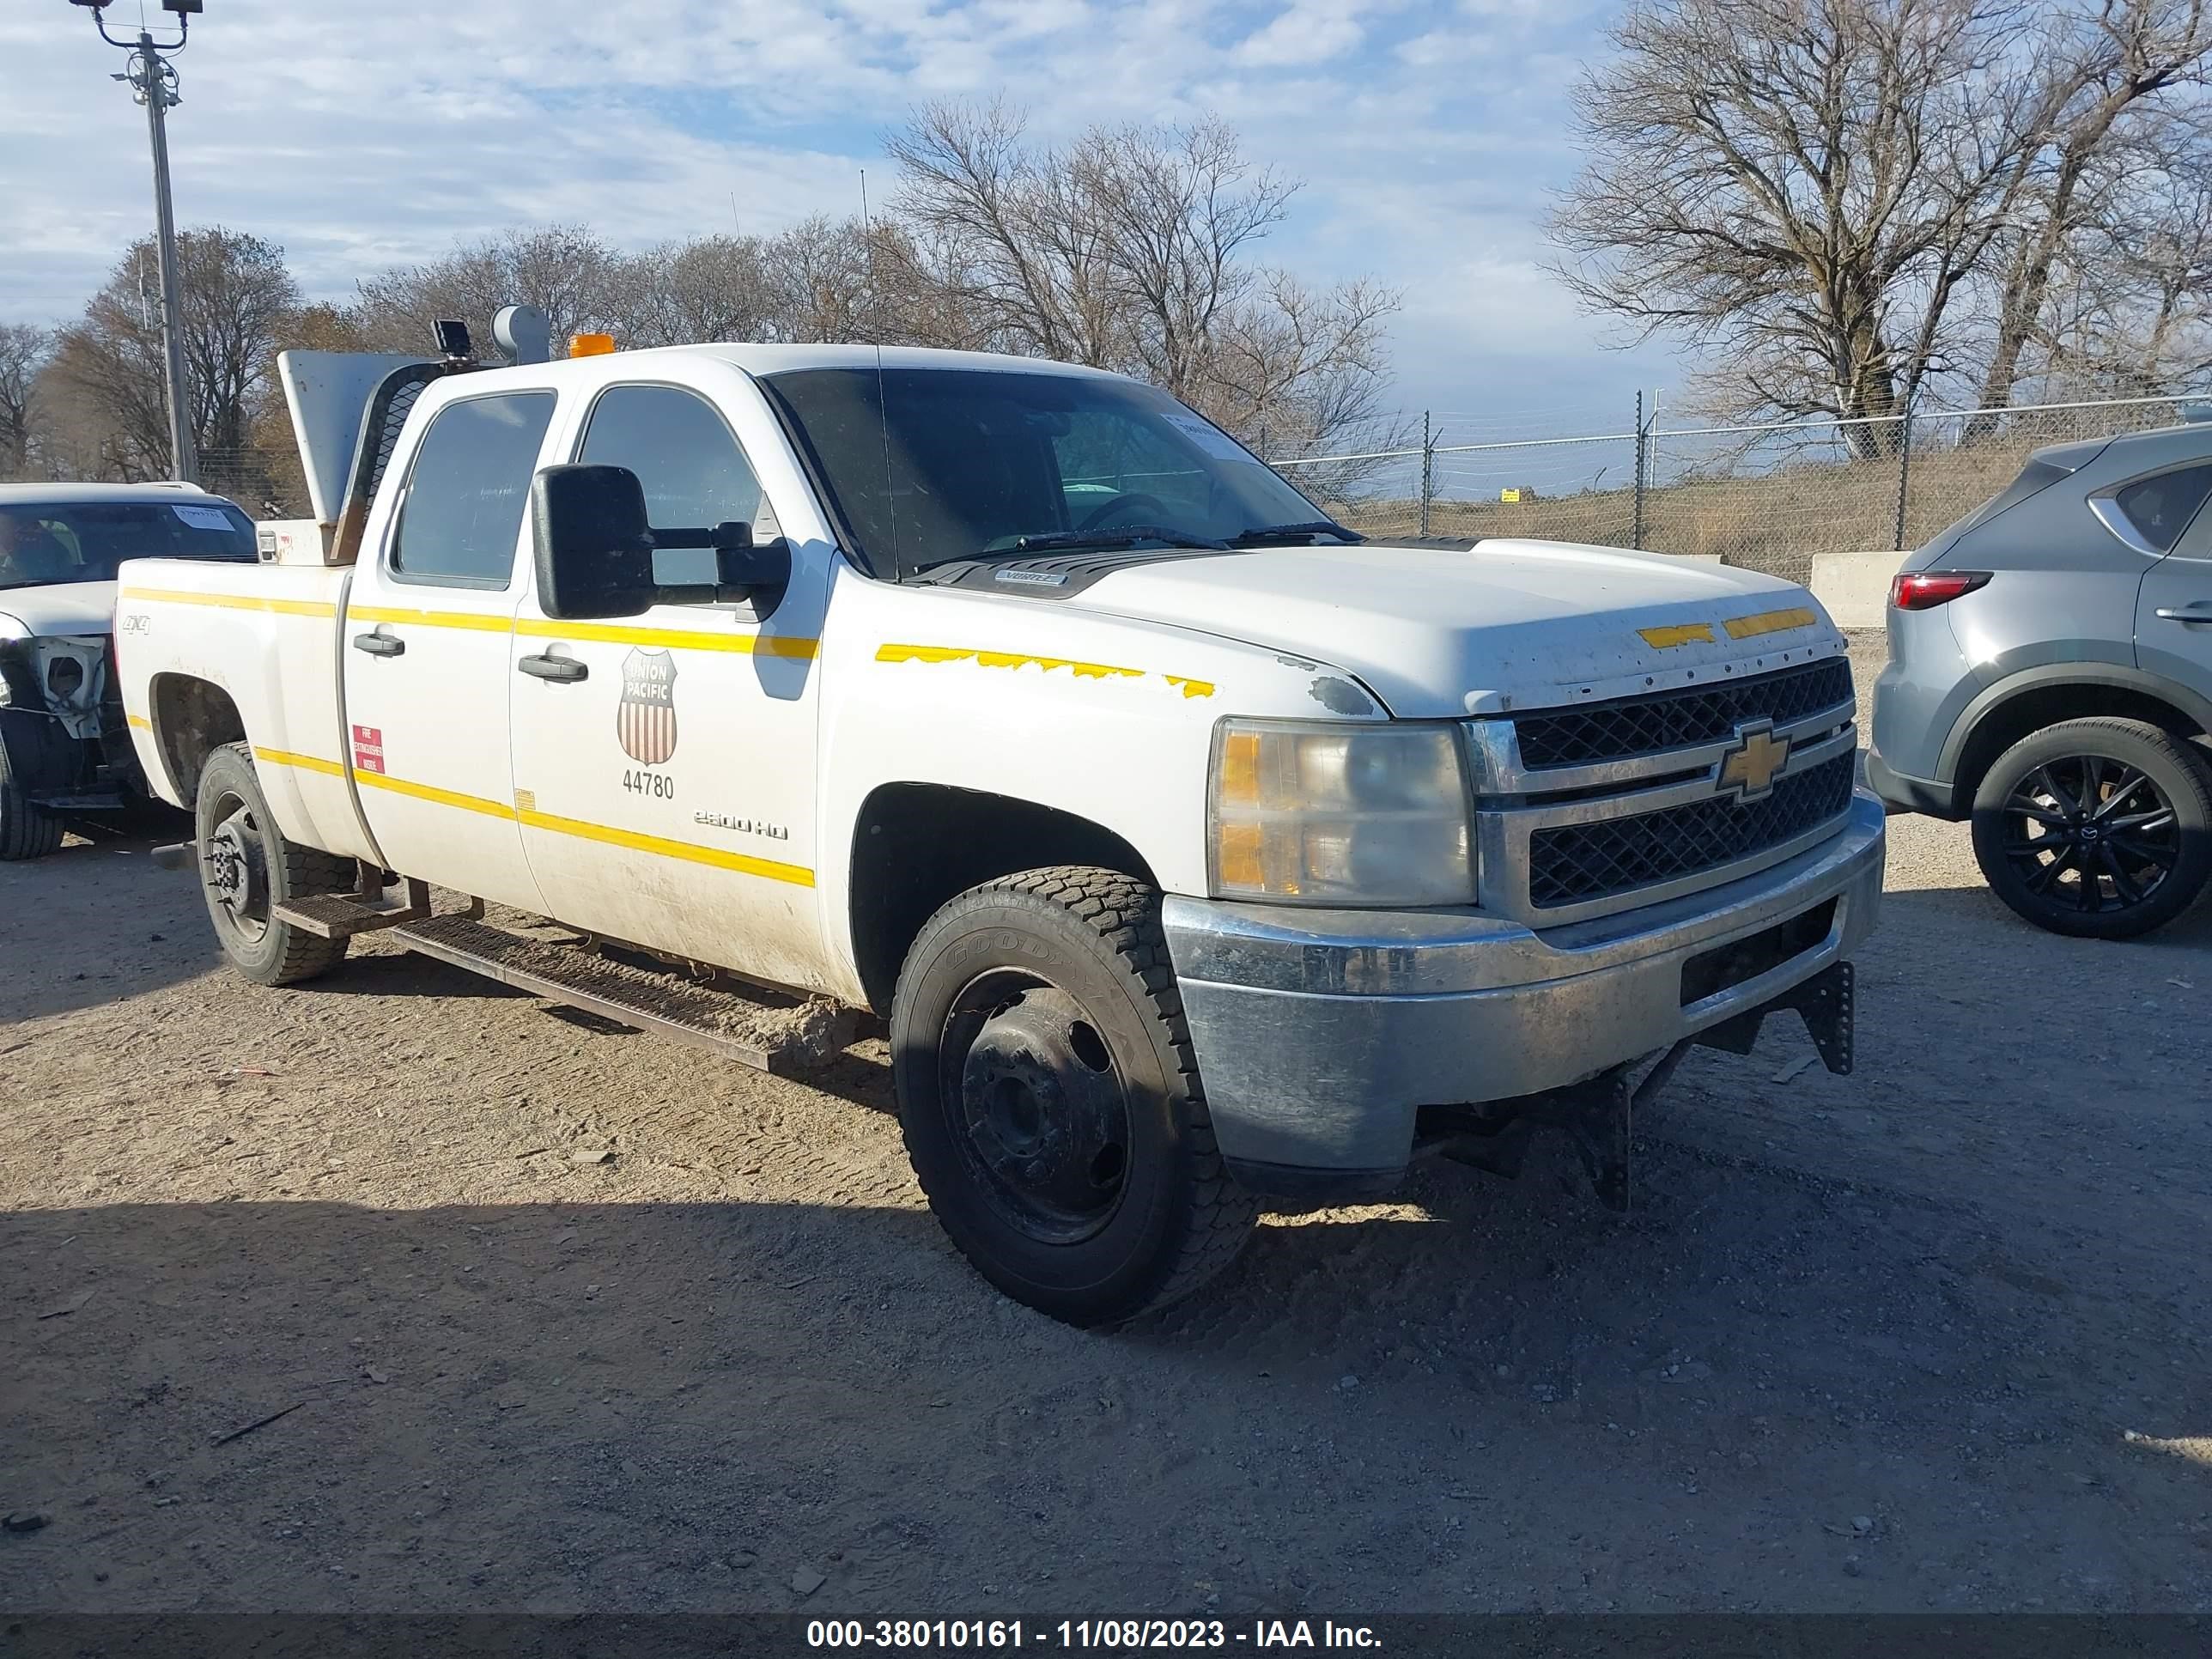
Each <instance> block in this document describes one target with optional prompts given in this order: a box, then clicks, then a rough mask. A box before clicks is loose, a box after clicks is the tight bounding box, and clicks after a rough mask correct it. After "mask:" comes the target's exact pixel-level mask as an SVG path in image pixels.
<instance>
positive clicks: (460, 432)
mask: <svg viewBox="0 0 2212 1659" xmlns="http://www.w3.org/2000/svg"><path fill="white" fill-rule="evenodd" d="M553 409H554V394H553V393H552V392H550V391H544V390H539V389H534V388H533V389H526V390H513V391H508V390H500V391H493V392H484V393H480V394H478V395H477V396H474V397H470V396H466V395H460V396H456V397H455V398H453V399H451V400H450V401H447V402H446V403H445V404H443V405H442V406H441V408H440V409H439V410H438V411H437V413H436V414H435V415H434V416H432V417H431V419H430V422H429V423H428V427H427V428H424V429H423V431H422V437H421V439H420V441H418V442H417V444H416V447H415V449H414V451H413V453H412V454H411V455H410V456H407V457H404V458H403V459H404V471H395V474H394V475H393V476H395V477H398V478H399V480H400V482H399V483H398V494H397V495H395V496H394V497H393V501H394V504H393V506H392V508H391V510H390V512H389V514H388V516H387V517H386V520H385V523H384V525H383V526H382V532H381V534H380V535H378V534H377V532H376V527H375V526H372V529H371V538H370V539H369V540H368V542H367V543H365V544H364V546H363V549H362V553H363V557H362V562H361V564H360V566H359V568H357V570H356V573H355V576H354V582H353V589H352V594H351V598H350V600H349V604H348V607H347V611H346V619H345V626H344V633H345V636H346V637H345V649H344V650H343V653H342V655H343V659H344V662H345V670H344V672H345V692H346V720H347V726H348V729H347V732H346V733H345V738H346V742H347V746H348V750H349V752H348V756H347V758H348V759H349V761H350V762H351V763H352V766H353V772H354V778H355V781H356V784H357V785H358V787H359V788H360V792H361V804H362V813H363V815H364V816H365V817H367V818H368V824H369V829H370V830H371V832H372V833H373V834H374V836H375V837H376V842H377V845H378V847H379V848H380V849H381V850H382V852H383V854H384V860H385V862H386V865H387V866H390V867H391V868H392V869H394V870H397V871H398V872H400V873H401V874H403V875H410V876H421V877H423V878H427V879H428V880H431V881H435V882H437V883H438V884H441V885H442V886H447V887H453V888H458V889H459V890H461V891H463V892H465V893H470V894H473V895H475V896H477V897H480V898H486V899H491V900H495V901H497V902H501V903H505V904H513V905H517V906H520V907H521V908H525V909H530V910H538V909H542V908H544V907H543V906H542V905H541V904H540V902H539V898H538V888H537V884H535V882H533V881H532V878H531V876H530V871H529V866H528V862H527V860H526V858H525V856H524V854H523V849H522V832H521V828H520V824H519V823H518V822H517V820H516V816H515V807H514V793H513V770H512V768H511V765H510V763H509V759H508V738H509V735H510V733H509V710H508V699H509V696H510V695H511V683H512V681H513V670H512V668H511V666H510V665H509V663H508V641H509V640H510V639H511V638H512V636H513V631H514V607H515V603H516V599H517V597H518V592H519V582H518V576H517V573H518V571H519V569H520V568H522V550H523V548H524V546H525V539H526V538H525V530H526V524H525V520H526V518H527V516H528V513H527V509H528V506H529V501H530V480H531V477H532V474H533V473H534V472H535V471H536V470H537V467H538V456H539V452H540V450H541V449H542V448H543V447H544V443H545V436H546V432H547V428H549V426H550V423H551V421H552V417H553ZM390 488H391V486H389V485H387V489H390ZM372 546H373V547H374V550H375V551H374V557H371V556H369V555H370V548H371V547H372Z"/></svg>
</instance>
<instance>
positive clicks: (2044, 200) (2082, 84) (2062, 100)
mask: <svg viewBox="0 0 2212 1659" xmlns="http://www.w3.org/2000/svg"><path fill="white" fill-rule="evenodd" d="M2207 52H2212V19H2208V18H2207V16H2206V15H2205V5H2204V0H2101V3H2100V4H2099V5H2098V6H2097V7H2096V8H2095V9H2094V10H2093V12H2090V11H2063V10H2062V11H2058V12H2057V13H2055V14H2054V15H2053V16H2052V17H2051V21H2050V23H2049V25H2048V27H2045V29H2043V30H2042V31H2040V32H2039V35H2038V37H2037V39H2036V41H2035V61H2036V64H2037V66H2038V76H2037V80H2038V82H2039V85H2038V94H2039V95H2038V97H2037V98H2036V100H2035V101H2034V103H2033V106H2031V112H2030V122H2031V125H2029V126H2028V128H2027V132H2026V134H2025V135H2024V141H2023V142H2022V143H2021V144H2020V146H2019V149H2020V154H2021V173H2022V176H2021V188H2020V189H2019V190H2018V191H2016V192H2015V195H2014V198H2013V199H2014V204H2015V208H2016V211H2015V214H2014V215H2013V216H2012V217H2011V219H2010V222H2008V224H2007V225H2006V226H2005V227H2004V231H2003V234H2002V236H2001V238H2000V239H1999V242H1998V247H1999V249H2000V250H2001V252H2002V256H2003V264H2002V277H2001V280H2000V289H1999V295H1998V301H1997V312H1996V341H1995V343H1994V346H1993V348H1992V349H1991V351H1990V358H1989V367H1988V368H1987V369H1986V370H1985V371H1984V374H1983V376H1982V381H1981V392H1980V396H1979V398H1978V403H1979V405H1980V406H1981V407H1982V408H1984V409H1994V408H2001V407H2002V406H2003V405H2005V404H2008V403H2010V402H2011V401H2012V394H2013V388H2014V387H2015V385H2016V384H2017V383H2018V381H2019V380H2020V378H2021V368H2022V359H2023V356H2024V354H2025V353H2026V352H2027V349H2028V348H2029V347H2030V346H2031V344H2033V343H2034V341H2035V340H2036V338H2037V337H2038V334H2039V331H2042V327H2043V325H2044V322H2045V302H2046V301H2047V300H2048V299H2049V298H2050V295H2051V277H2052V274H2053V272H2054V271H2055V270H2057V269H2058V267H2059V265H2060V264H2061V262H2062V260H2063V257H2064V255H2065V253H2066V251H2067V249H2068V246H2069V243H2075V242H2077V241H2078V240H2080V239H2082V238H2083V237H2084V236H2085V235H2086V236H2087V238H2088V239H2090V240H2092V241H2093V242H2104V243H2106V244H2109V243H2110V242H2111V240H2112V239H2111V237H2110V234H2109V233H2110V230H2111V228H2112V210H2113V208H2114V207H2116V206H2117V207H2118V209H2119V210H2120V211H2122V212H2124V210H2125V200H2124V197H2115V196H2113V195H2112V193H2110V192H2101V193H2100V191H2097V190H2096V189H2095V188H2094V185H2095V181H2096V179H2097V177H2098V174H2099V173H2100V170H2101V171H2103V172H2104V173H2106V177H2107V179H2110V178H2111V177H2112V176H2114V173H2115V171H2116V170H2115V169H2112V168H2109V167H2101V164H2102V163H2104V162H2106V161H2107V160H2108V159H2109V157H2110V156H2111V154H2112V151H2113V150H2114V149H2116V148H2121V149H2124V148H2125V147H2126V144H2127V141H2128V139H2129V137H2130V134H2129V132H2128V131H2127V130H2126V128H2125V126H2124V123H2125V122H2126V120H2127V118H2128V117H2129V115H2130V112H2139V111H2141V110H2142V108H2143V106H2145V105H2146V103H2147V102H2148V101H2149V100H2155V99H2157V98H2158V97H2159V95H2160V94H2165V93H2169V92H2171V91H2172V90H2174V89H2178V88H2187V89H2194V88H2197V87H2201V86H2202V84H2203V63H2204V58H2205V54H2206V53H2207ZM2199 159H2201V157H2200V158H2199ZM2129 171H2130V169H2128V168H2127V167H2120V168H2118V169H2117V173H2118V175H2119V176H2123V177H2124V176H2125V174H2126V173H2128V172H2129ZM2100 231H2102V232H2104V233H2106V234H2103V235H2101V236H2100V234H2099V233H2100ZM2062 349H2063V347H2062Z"/></svg>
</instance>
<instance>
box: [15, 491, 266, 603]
mask: <svg viewBox="0 0 2212 1659" xmlns="http://www.w3.org/2000/svg"><path fill="white" fill-rule="evenodd" d="M253 556H254V552H253V526H252V523H251V521H249V520H247V518H246V514H245V513H241V512H240V511H239V510H238V509H237V508H236V507H233V506H232V505H231V504H230V503H229V502H228V501H216V500H214V499H212V498H210V497H207V496H201V497H197V498H196V499H194V500H191V501H58V502H37V501H32V502H22V501H10V502H8V503H6V504H4V505H0V590H4V589H7V588H10V587H44V586H48V585H50V584H53V583H59V582H112V581H113V580H115V567H116V566H117V565H118V564H121V563H122V562H123V561H124V560H125V559H237V560H243V561H247V562H251V561H252V558H253Z"/></svg>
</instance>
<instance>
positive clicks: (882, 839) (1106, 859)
mask: <svg viewBox="0 0 2212 1659" xmlns="http://www.w3.org/2000/svg"><path fill="white" fill-rule="evenodd" d="M1051 864H1091V865H1097V866H1101V867H1102V868H1104V869H1108V870H1118V871H1120V872H1121V873H1122V874H1124V875H1127V876H1134V877H1135V878H1137V879H1138V880H1139V881H1141V882H1144V883H1146V884H1147V885H1157V883H1155V882H1154V881H1153V878H1152V870H1151V868H1150V867H1149V866H1147V865H1146V863H1145V860H1144V859H1143V858H1142V857H1141V856H1139V854H1138V852H1137V849H1136V848H1133V847H1132V846H1131V845H1130V844H1129V843H1128V842H1127V841H1125V840H1123V839H1122V838H1121V836H1117V835H1115V833H1114V832H1113V831H1112V830H1111V829H1107V828H1106V827H1105V826H1104V825H1103V824H1100V823H1092V822H1091V820H1090V819H1089V818H1085V817H1078V816H1076V815H1075V814H1074V813H1073V812H1063V811H1059V810H1057V809H1056V808H1054V807H1049V806H1040V805H1037V804H1036V802H1034V801H1026V800H1018V799H1014V798H1013V797H1012V796H1008V795H994V794H987V793H984V792H982V791H981V790H974V789H954V788H951V787H947V786H945V785H943V784H931V783H888V784H884V785H883V786H881V787H878V789H876V790H875V791H874V793H872V794H870V795H869V797H868V799H866V802H864V803H863V804H862V805H861V807H860V821H859V822H858V823H857V824H855V825H854V833H853V889H852V905H853V911H852V914H853V951H854V957H855V958H856V959H857V961H858V963H859V966H860V983H861V984H862V985H863V986H864V987H866V990H867V994H868V1002H869V1006H872V1008H874V1009H875V1010H876V1012H878V1013H883V1014H888V1013H889V1012H890V1006H891V993H892V991H893V990H894V989H895V988H896V986H897V984H898V974H899V968H900V966H901V964H902V963H904V962H905V960H906V953H907V949H908V946H910V945H912V944H913V943H914V941H915V935H916V934H918V933H921V928H922V924H923V923H925V922H927V921H928V920H929V919H930V917H931V916H933V915H935V914H936V913H937V911H938V909H939V907H940V906H942V905H943V904H944V903H945V901H946V900H948V899H950V898H952V897H954V896H957V895H958V894H961V893H964V892H966V891H967V890H969V888H970V887H974V886H977V885H979V884H981V883H983V882H987V881H992V880H995V879H996V878H999V877H1000V876H1010V875H1012V874H1013V873H1014V872H1016V871H1018V870H1036V869H1041V868H1042V867H1043V866H1046V865H1051Z"/></svg>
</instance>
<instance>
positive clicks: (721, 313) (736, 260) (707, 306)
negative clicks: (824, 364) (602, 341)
mask: <svg viewBox="0 0 2212 1659" xmlns="http://www.w3.org/2000/svg"><path fill="white" fill-rule="evenodd" d="M783 298H784V295H783V292H782V288H781V283H780V282H779V281H778V272H777V271H776V269H775V264H774V262H773V261H772V260H771V259H770V258H769V250H768V245H767V244H766V243H764V242H763V240H761V238H759V237H757V236H708V237H702V238H701V239H699V240H694V241H689V242H665V243H663V244H661V245H660V246H658V247H653V248H647V250H646V251H645V252H642V253H640V254H637V255H635V256H634V257H632V258H625V259H623V260H621V261H620V262H619V263H618V264H617V266H616V267H615V269H614V270H613V271H612V272H611V280H610V282H609V283H608V299H607V306H606V312H607V319H608V321H609V322H610V323H611V325H613V327H614V331H615V333H616V335H617V337H618V338H620V339H621V340H623V342H624V343H628V344H632V345H641V346H646V345H680V344H684V343H687V342H691V341H698V340H772V339H776V338H779V337H781V332H780V331H781V329H782V327H783V326H784V322H783V318H782V315H781V313H782V310H783Z"/></svg>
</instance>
